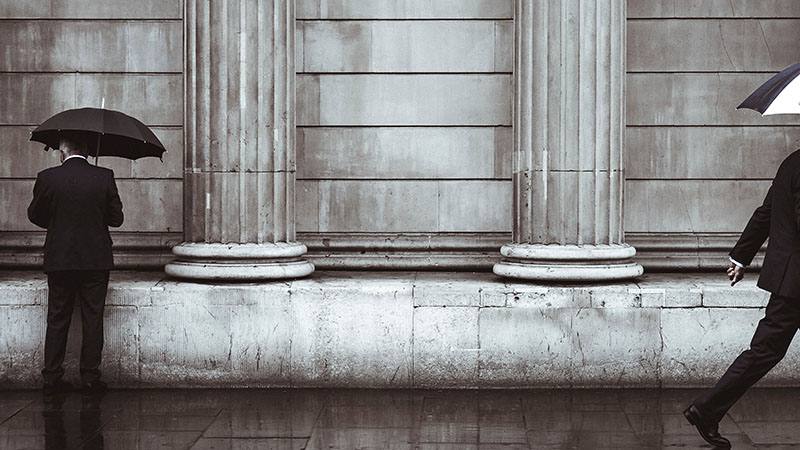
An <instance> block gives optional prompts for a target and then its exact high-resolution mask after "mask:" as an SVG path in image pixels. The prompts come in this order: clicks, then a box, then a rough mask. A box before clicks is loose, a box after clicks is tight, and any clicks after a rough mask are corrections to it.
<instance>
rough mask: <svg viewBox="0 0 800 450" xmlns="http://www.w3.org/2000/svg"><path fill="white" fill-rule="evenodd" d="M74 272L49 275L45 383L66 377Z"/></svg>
mask: <svg viewBox="0 0 800 450" xmlns="http://www.w3.org/2000/svg"><path fill="white" fill-rule="evenodd" d="M74 281H75V279H74V275H73V273H72V272H53V273H50V274H48V275H47V288H48V289H47V334H46V335H45V338H44V369H42V376H43V377H44V382H45V383H46V384H53V383H55V382H57V381H58V380H60V379H61V377H63V376H64V367H63V364H64V355H65V354H66V352H67V335H68V334H69V324H70V321H71V320H72V310H73V309H74V307H75V294H76V284H75V282H74Z"/></svg>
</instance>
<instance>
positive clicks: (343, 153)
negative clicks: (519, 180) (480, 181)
mask: <svg viewBox="0 0 800 450" xmlns="http://www.w3.org/2000/svg"><path fill="white" fill-rule="evenodd" d="M300 134H302V136H303V139H302V145H301V142H298V152H297V154H298V157H297V158H298V161H299V162H298V166H299V167H302V169H301V170H302V174H300V173H298V178H305V177H308V178H376V179H385V178H439V179H441V178H495V173H494V172H495V168H494V165H495V154H496V153H497V152H499V151H500V150H498V149H496V144H495V142H494V139H495V132H494V129H492V128H470V127H453V128H427V127H422V128H417V127H403V128H305V129H300V130H298V135H300ZM503 150H505V151H510V149H509V148H504V149H503ZM504 157H505V159H508V160H509V161H508V163H509V165H510V163H511V157H510V153H508V152H506V153H505V154H504ZM354 161H358V164H354Z"/></svg>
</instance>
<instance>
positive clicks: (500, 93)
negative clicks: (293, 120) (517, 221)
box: [297, 0, 513, 240]
mask: <svg viewBox="0 0 800 450" xmlns="http://www.w3.org/2000/svg"><path fill="white" fill-rule="evenodd" d="M297 6H298V9H297V19H298V21H297V29H298V34H297V36H298V39H297V43H298V44H297V49H298V55H297V71H298V103H299V104H298V119H297V123H298V127H299V128H298V136H299V139H298V142H299V146H298V156H297V159H298V162H297V167H298V204H297V209H298V213H297V220H298V231H300V232H312V233H334V235H332V236H330V237H331V239H332V240H336V236H335V233H352V232H377V233H397V232H405V233H408V232H411V233H429V234H436V233H441V232H508V231H510V230H511V224H510V220H509V219H510V217H511V200H512V192H511V184H510V164H511V159H510V158H511V140H510V139H511V137H510V136H511V135H510V132H511V129H510V125H511V99H512V93H513V91H512V86H511V71H512V69H513V67H512V62H513V45H512V43H513V41H512V39H513V3H512V2H511V1H508V0H502V1H474V0H473V1H467V2H463V1H460V2H455V1H443V2H421V1H405V2H395V1H391V2H390V1H378V2H348V1H325V2H321V1H319V0H317V1H312V0H300V1H298V3H297ZM467 239H468V238H467Z"/></svg>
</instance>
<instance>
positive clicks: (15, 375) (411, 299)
mask: <svg viewBox="0 0 800 450" xmlns="http://www.w3.org/2000/svg"><path fill="white" fill-rule="evenodd" d="M748 275H749V276H748V277H747V278H746V279H745V280H744V281H743V282H742V283H740V284H739V285H737V286H736V287H733V288H732V287H730V286H729V283H728V281H727V279H726V278H725V275H724V273H721V274H718V275H717V274H649V275H645V276H642V277H640V278H639V279H637V280H633V281H627V282H620V283H604V284H585V285H557V284H532V283H525V282H519V281H511V280H505V279H502V278H499V277H497V276H495V275H493V274H489V273H444V272H318V273H315V274H314V275H312V276H311V277H309V278H306V279H301V280H292V281H277V282H266V283H202V282H201V283H198V282H185V281H180V280H177V279H173V278H169V277H167V276H166V275H165V274H164V273H163V272H112V276H111V282H110V286H109V294H108V299H107V305H108V306H107V309H106V348H105V352H104V364H103V371H104V374H105V376H106V378H107V379H108V380H109V381H110V382H111V383H112V384H113V385H115V386H123V387H243V386H247V387H249V386H252V387H262V386H263V387H266V386H269V387H295V386H297V387H316V386H320V387H323V386H324V387H339V386H349V387H398V388H409V387H419V388H432V387H436V388H450V387H452V388H462V387H467V388H478V387H480V388H495V387H497V388H508V387H520V388H529V387H553V386H561V387H602V386H648V387H659V386H707V385H708V384H710V383H712V382H713V381H715V379H716V378H717V377H718V376H719V375H721V373H722V372H723V371H724V370H725V368H726V367H727V365H728V364H729V363H730V362H731V361H732V360H733V358H735V356H736V355H737V354H738V352H740V351H741V350H743V349H744V348H746V347H747V345H748V343H749V340H750V337H751V335H752V332H753V330H754V328H755V325H756V323H757V322H758V320H759V319H760V318H761V317H762V316H763V307H764V306H765V305H766V303H767V301H768V299H769V294H768V293H766V292H764V291H761V290H759V289H758V288H757V287H756V286H755V278H756V277H755V275H753V274H748ZM46 294H47V283H46V278H45V276H44V275H43V274H41V273H39V272H32V271H28V272H0V385H2V386H7V387H35V386H37V385H38V383H39V369H40V367H41V364H42V350H43V336H44V320H45V316H46V304H47V295H46ZM79 321H80V316H79V314H75V315H74V317H73V323H74V324H78V323H79ZM76 330H77V331H76ZM79 330H80V328H79V327H78V326H76V325H73V328H72V331H73V333H72V336H71V339H70V343H69V346H68V348H69V350H68V352H69V355H68V366H67V370H68V373H69V374H71V375H73V376H74V375H75V373H76V372H77V370H76V367H75V364H76V361H77V355H78V353H79V334H80V331H79ZM798 362H800V350H798V348H797V346H793V347H792V348H791V349H790V352H789V355H788V356H787V357H786V360H785V361H784V362H782V363H781V364H780V365H779V366H778V367H776V369H775V370H774V371H773V373H771V374H770V376H769V377H768V378H767V379H765V380H764V383H763V384H764V385H797V384H800V375H797V374H796V371H794V370H792V368H793V366H794V365H795V364H797V363H798Z"/></svg>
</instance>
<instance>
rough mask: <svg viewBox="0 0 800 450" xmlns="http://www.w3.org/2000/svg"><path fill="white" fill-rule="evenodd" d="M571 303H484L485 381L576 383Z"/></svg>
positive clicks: (496, 383) (482, 368)
mask: <svg viewBox="0 0 800 450" xmlns="http://www.w3.org/2000/svg"><path fill="white" fill-rule="evenodd" d="M574 314H575V310H573V309H569V308H547V309H539V308H482V309H481V310H480V317H479V321H480V349H481V350H480V366H479V375H480V384H481V386H482V387H510V386H518V387H526V388H529V387H537V386H550V387H559V386H571V385H572V354H573V349H572V346H573V339H572V331H571V330H572V318H573V316H574Z"/></svg>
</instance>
